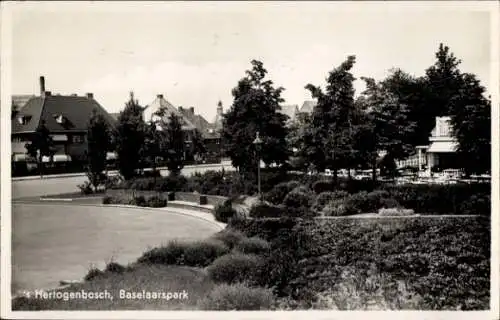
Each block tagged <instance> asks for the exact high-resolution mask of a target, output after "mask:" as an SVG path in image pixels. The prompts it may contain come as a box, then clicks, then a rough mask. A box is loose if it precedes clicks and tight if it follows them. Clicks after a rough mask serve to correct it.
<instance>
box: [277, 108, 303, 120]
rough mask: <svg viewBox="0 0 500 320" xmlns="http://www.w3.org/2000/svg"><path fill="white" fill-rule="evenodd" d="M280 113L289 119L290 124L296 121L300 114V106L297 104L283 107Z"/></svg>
mask: <svg viewBox="0 0 500 320" xmlns="http://www.w3.org/2000/svg"><path fill="white" fill-rule="evenodd" d="M279 112H280V113H282V114H284V115H286V116H287V117H288V120H287V123H288V124H290V123H293V122H294V121H295V120H296V117H297V114H298V113H299V106H298V105H297V104H288V105H282V106H281V110H280V111H279Z"/></svg>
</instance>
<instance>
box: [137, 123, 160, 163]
mask: <svg viewBox="0 0 500 320" xmlns="http://www.w3.org/2000/svg"><path fill="white" fill-rule="evenodd" d="M161 140H162V135H161V131H159V130H158V129H157V124H156V123H155V122H150V123H149V124H146V125H145V126H144V144H143V145H142V147H141V150H140V154H141V159H145V160H146V163H147V164H149V165H151V168H152V169H153V172H156V165H157V159H158V158H159V157H161Z"/></svg>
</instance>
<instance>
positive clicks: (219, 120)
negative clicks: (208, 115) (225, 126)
mask: <svg viewBox="0 0 500 320" xmlns="http://www.w3.org/2000/svg"><path fill="white" fill-rule="evenodd" d="M222 116H223V109H222V101H220V100H219V102H218V103H217V114H216V116H215V120H214V126H215V129H216V130H221V129H222Z"/></svg>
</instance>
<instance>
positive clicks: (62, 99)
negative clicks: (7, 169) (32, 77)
mask: <svg viewBox="0 0 500 320" xmlns="http://www.w3.org/2000/svg"><path fill="white" fill-rule="evenodd" d="M19 97H25V98H23V99H26V102H25V103H24V105H23V106H22V107H20V109H19V112H18V113H17V114H16V115H15V117H13V118H12V134H11V141H12V160H13V161H24V160H26V159H27V154H26V153H27V150H26V148H25V145H26V143H28V142H29V141H31V139H32V136H33V134H34V133H35V131H36V130H37V128H38V127H39V126H40V125H41V124H42V123H44V124H45V126H46V128H47V129H48V130H49V131H50V134H51V137H52V140H53V142H54V144H55V147H56V153H55V155H54V157H53V159H52V160H53V161H55V162H68V161H76V162H79V161H80V162H82V161H84V160H85V158H86V152H87V138H86V135H87V124H88V121H89V119H90V116H91V115H92V112H93V110H96V112H97V113H98V114H101V115H103V116H104V119H105V120H106V121H107V122H108V124H109V125H110V126H115V124H116V121H115V120H114V118H113V117H111V115H110V114H109V113H108V112H106V110H105V109H104V108H103V107H102V106H101V105H100V104H99V103H98V102H97V101H96V100H95V99H94V95H93V94H92V93H87V94H86V95H85V96H77V95H76V94H72V95H59V94H55V95H54V94H52V93H51V92H50V91H46V90H45V78H44V77H43V76H42V77H40V96H27V95H23V96H21V95H14V96H13V97H12V99H13V100H16V99H17V101H18V102H20V101H23V100H22V99H19ZM44 161H46V162H49V161H50V159H44Z"/></svg>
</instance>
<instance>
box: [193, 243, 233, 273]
mask: <svg viewBox="0 0 500 320" xmlns="http://www.w3.org/2000/svg"><path fill="white" fill-rule="evenodd" d="M228 252H229V248H228V247H227V246H226V245H225V244H224V243H223V242H222V241H219V240H212V239H211V240H208V241H207V240H205V241H199V242H194V243H189V244H187V245H186V247H185V248H184V264H185V265H187V266H191V267H206V266H208V265H209V264H210V263H212V262H213V261H214V260H215V259H217V258H218V257H220V256H222V255H224V254H226V253H228Z"/></svg>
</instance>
